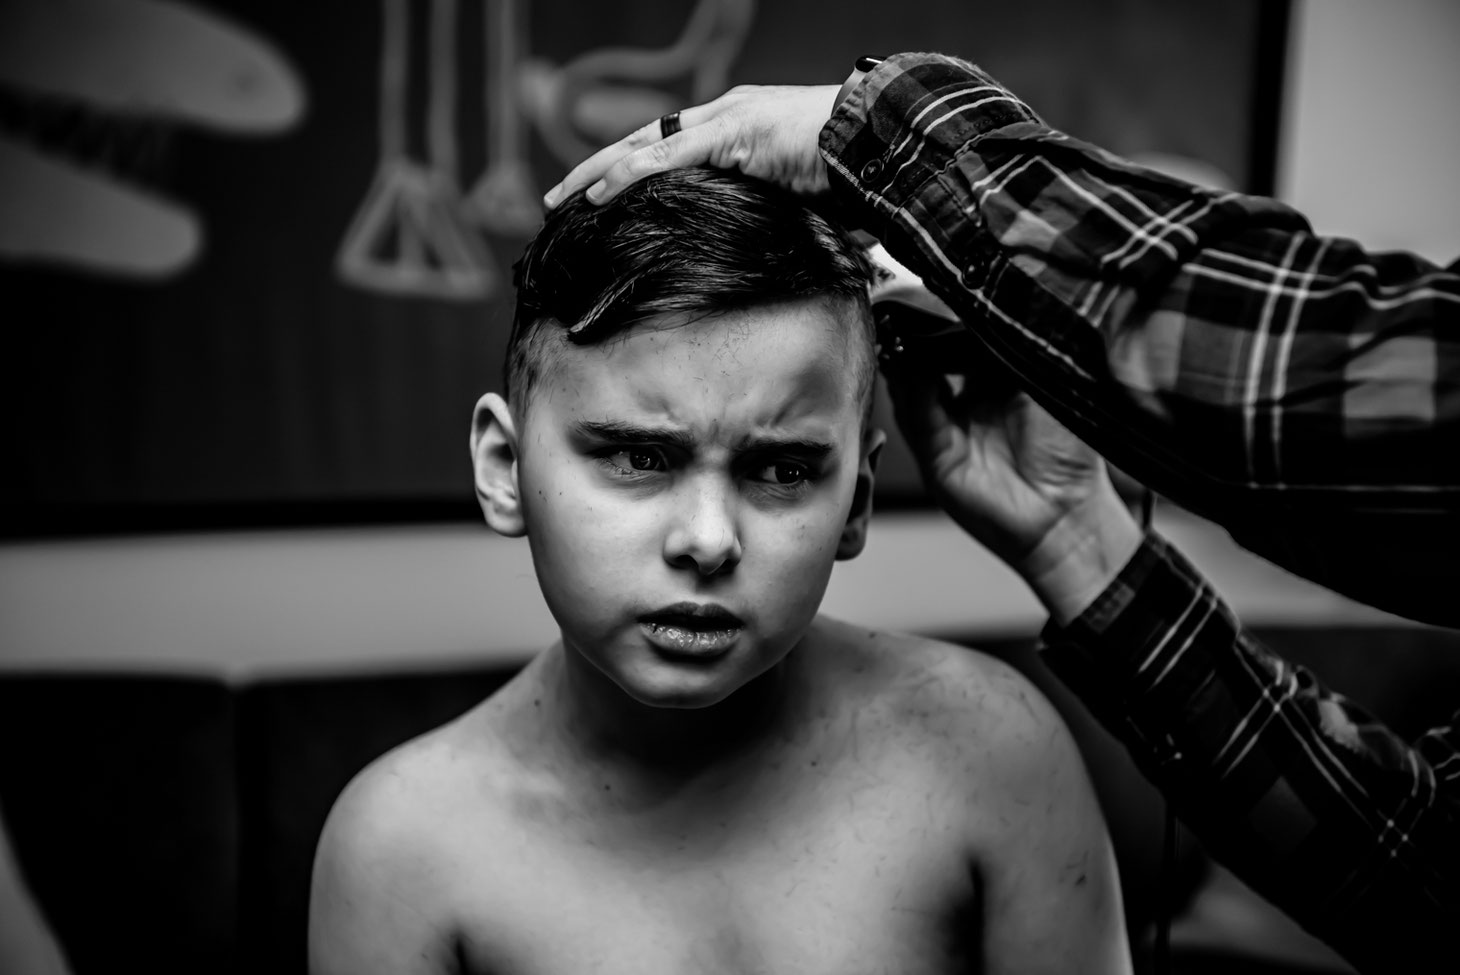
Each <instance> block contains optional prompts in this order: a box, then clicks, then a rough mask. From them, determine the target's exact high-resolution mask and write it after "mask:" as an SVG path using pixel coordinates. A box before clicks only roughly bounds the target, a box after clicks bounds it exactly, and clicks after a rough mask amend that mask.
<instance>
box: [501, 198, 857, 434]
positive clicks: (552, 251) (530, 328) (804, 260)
mask: <svg viewBox="0 0 1460 975" xmlns="http://www.w3.org/2000/svg"><path fill="white" fill-rule="evenodd" d="M513 271H514V279H513V283H514V284H515V285H516V288H517V308H516V311H515V313H514V315H513V318H512V334H511V336H510V338H509V339H508V341H507V357H506V362H505V364H504V376H503V381H504V385H505V389H506V392H507V397H508V400H509V402H510V403H511V406H512V412H513V413H514V414H516V415H517V416H518V417H519V419H520V418H521V417H523V416H524V415H525V412H524V411H525V410H526V408H527V405H528V399H529V397H530V395H531V393H532V391H533V388H534V387H535V386H536V385H537V383H538V382H540V381H541V380H542V378H543V376H544V375H545V374H546V373H547V371H548V369H549V368H550V367H551V363H552V359H553V357H554V356H555V354H556V352H557V350H558V349H560V348H561V347H562V346H561V345H560V343H562V342H563V341H565V340H566V342H568V343H571V344H574V345H596V344H598V343H600V342H604V341H607V340H608V339H610V338H612V337H613V336H615V335H618V334H620V333H622V332H623V331H624V330H625V329H627V328H629V327H630V326H632V325H635V324H637V323H639V322H642V321H645V320H647V319H650V318H654V317H656V316H659V315H664V314H682V315H684V316H686V319H687V322H688V321H693V320H695V319H698V318H703V317H706V316H710V315H715V314H718V313H721V312H727V311H732V310H737V309H743V308H750V307H755V306H758V305H769V304H775V303H777V302H783V301H795V300H800V299H804V298H811V297H817V296H825V297H826V298H828V299H829V300H832V301H836V302H841V303H844V304H845V314H844V315H842V316H839V317H842V318H843V319H844V320H845V321H846V322H847V325H848V328H847V334H846V336H845V337H846V340H847V341H848V342H850V343H853V345H852V346H851V347H850V348H852V349H853V350H854V352H855V358H856V363H857V364H856V366H855V367H854V368H855V374H854V376H853V377H852V378H853V381H855V382H856V384H857V392H858V395H859V396H860V397H861V398H862V402H863V407H864V410H863V413H864V418H863V432H864V434H865V433H866V432H867V430H868V428H869V427H870V426H871V422H870V412H871V402H872V395H871V394H872V384H873V379H874V377H875V375H876V356H875V349H874V337H873V335H874V333H873V326H872V312H871V307H870V305H869V303H868V288H869V285H870V283H871V281H872V267H871V264H870V263H869V261H868V259H867V257H866V256H865V254H864V253H863V250H862V248H861V247H860V246H859V245H858V244H857V242H856V241H855V240H854V239H853V238H852V236H851V235H850V234H849V233H848V232H847V231H846V230H845V229H844V228H842V227H840V226H838V225H836V224H835V223H833V222H832V221H829V220H827V219H826V218H825V217H824V216H822V215H821V214H819V213H817V212H816V211H815V210H813V209H811V208H810V207H808V206H807V205H806V204H805V203H804V202H802V201H801V200H800V199H798V198H797V197H795V196H794V195H792V194H791V193H789V192H786V191H784V190H781V189H780V188H778V187H776V186H774V185H772V184H770V183H766V182H764V181H762V180H758V179H754V178H751V177H748V176H744V175H742V174H740V173H737V172H733V171H725V170H714V169H679V170H670V171H668V172H663V173H658V174H655V175H653V176H650V177H647V178H646V179H643V180H640V181H639V182H637V183H634V184H632V185H631V186H629V187H628V188H627V189H625V190H623V192H621V193H620V194H619V195H618V196H616V197H614V199H613V200H611V201H609V202H608V203H606V204H604V205H602V206H595V205H594V204H592V203H589V202H588V201H587V200H586V199H585V198H584V197H583V194H582V193H581V192H579V193H576V194H574V195H573V196H571V197H569V198H568V199H567V200H565V201H563V203H562V204H560V205H559V206H558V207H557V208H556V209H554V210H552V211H551V212H550V213H549V214H548V216H547V220H546V222H544V224H543V226H542V228H541V229H540V230H539V231H538V232H537V234H536V236H534V237H533V239H532V240H531V241H529V242H528V244H527V248H526V250H525V251H524V252H523V255H522V258H521V260H519V261H518V262H517V263H516V264H515V265H514V266H513Z"/></svg>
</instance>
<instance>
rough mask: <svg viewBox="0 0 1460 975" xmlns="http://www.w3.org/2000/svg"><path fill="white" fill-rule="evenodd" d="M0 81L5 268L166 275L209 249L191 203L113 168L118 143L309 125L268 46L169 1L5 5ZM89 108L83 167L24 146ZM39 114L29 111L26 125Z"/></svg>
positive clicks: (289, 77) (38, 146) (293, 81)
mask: <svg viewBox="0 0 1460 975" xmlns="http://www.w3.org/2000/svg"><path fill="white" fill-rule="evenodd" d="M0 85H3V86H5V87H8V88H10V89H12V90H13V91H15V92H17V93H19V95H20V97H19V98H18V99H17V101H16V105H17V113H18V115H17V118H18V120H19V122H18V124H17V126H16V130H15V131H14V132H12V133H11V134H10V136H7V138H6V141H5V143H4V144H3V147H0V258H4V259H8V260H12V261H36V262H45V263H56V264H63V265H71V266H74V267H76V268H80V269H83V270H87V271H92V272H98V273H111V274H118V275H125V276H137V277H149V278H160V277H165V276H168V275H170V274H175V273H177V272H179V271H182V270H183V269H184V268H186V267H188V266H189V265H190V264H191V263H192V262H193V261H195V260H196V259H197V257H198V255H199V254H200V253H201V251H202V246H203V231H202V225H201V221H200V220H199V218H198V217H197V216H196V215H194V214H193V213H192V212H190V210H189V209H188V208H187V207H186V206H184V205H183V204H182V203H180V202H178V201H175V200H170V199H167V198H166V197H164V196H161V195H160V194H158V193H156V192H154V191H151V190H147V189H143V188H141V187H139V186H135V185H133V184H132V183H131V182H130V181H129V180H128V179H127V178H126V177H124V176H120V175H118V174H117V173H115V172H113V171H111V170H110V169H108V168H107V163H108V162H109V159H108V155H109V146H108V144H107V140H106V139H101V140H99V144H100V148H96V146H95V143H97V141H98V140H97V133H107V131H108V127H109V126H115V127H116V139H117V141H124V140H125V139H127V138H129V137H130V135H132V134H135V132H136V131H137V130H138V127H143V128H144V129H145V128H146V127H149V126H157V127H159V128H163V127H166V126H169V125H174V124H178V123H184V124H189V125H194V126H200V127H204V128H208V129H213V130H217V131H220V132H223V133H226V134H228V135H271V134H274V133H277V132H281V131H283V130H285V129H288V128H289V127H291V126H293V125H295V124H297V123H298V122H299V120H300V119H301V118H302V117H303V115H304V110H305V101H306V98H305V91H304V86H303V83H302V82H301V80H300V78H299V76H298V75H297V74H296V72H295V71H294V69H293V68H292V67H291V66H290V64H289V62H288V61H287V59H286V58H285V57H284V56H283V55H282V54H281V53H279V52H278V51H277V50H276V49H275V48H274V47H273V46H272V45H271V44H270V43H269V42H268V41H267V40H265V39H263V38H261V37H259V36H257V35H256V34H254V33H252V32H250V31H248V30H246V29H244V28H242V27H240V26H238V25H236V24H234V23H231V22H229V21H227V20H225V19H223V18H220V17H218V16H216V15H213V14H211V13H207V12H205V11H202V10H197V9H193V8H190V7H187V6H184V5H182V4H179V3H167V2H162V0H7V2H5V3H3V4H0ZM56 106H66V107H67V108H68V109H69V108H72V107H74V108H75V109H77V110H78V112H77V118H78V119H80V122H79V123H78V124H80V125H83V126H85V127H86V131H87V133H88V141H89V142H92V143H94V144H93V148H92V149H91V150H90V157H88V158H72V157H71V155H70V154H68V153H63V152H58V151H56V150H55V148H54V147H53V146H50V145H47V144H42V142H41V140H38V139H37V140H30V141H20V140H27V139H28V136H27V134H26V131H25V122H26V120H27V118H28V117H29V118H32V119H33V120H41V121H44V120H45V119H46V116H47V113H54V111H55V107H56ZM27 113H29V115H27Z"/></svg>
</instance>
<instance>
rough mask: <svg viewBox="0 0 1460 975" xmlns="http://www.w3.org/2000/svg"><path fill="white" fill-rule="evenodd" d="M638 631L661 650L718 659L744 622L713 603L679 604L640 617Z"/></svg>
mask: <svg viewBox="0 0 1460 975" xmlns="http://www.w3.org/2000/svg"><path fill="white" fill-rule="evenodd" d="M639 628H640V629H641V630H642V631H643V632H644V635H645V636H647V637H648V638H649V642H650V643H652V644H654V645H655V646H656V647H658V648H660V649H661V650H665V651H668V652H670V653H672V654H677V655H684V656H715V655H718V654H721V653H724V652H725V651H726V650H728V649H730V645H731V644H733V643H734V642H735V639H736V637H738V636H739V635H740V631H741V630H742V629H744V628H745V621H744V620H742V619H741V618H740V617H738V616H736V615H735V614H734V613H732V612H730V611H729V610H727V609H725V608H724V607H723V606H717V605H715V604H713V603H676V604H674V605H673V606H666V607H664V608H663V609H660V610H656V611H655V612H652V613H646V614H644V615H643V616H641V617H639Z"/></svg>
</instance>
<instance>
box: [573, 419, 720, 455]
mask: <svg viewBox="0 0 1460 975" xmlns="http://www.w3.org/2000/svg"><path fill="white" fill-rule="evenodd" d="M573 430H574V432H575V433H576V434H577V435H578V436H579V437H581V438H585V439H593V440H602V441H606V442H609V443H653V444H663V445H665V446H667V447H677V448H679V449H680V450H685V451H688V450H691V449H693V448H694V438H693V437H691V436H690V435H689V434H688V433H686V432H684V431H683V430H673V429H670V428H668V427H645V426H639V425H638V424H636V423H623V422H621V421H618V420H579V421H578V422H577V423H575V424H574V425H573Z"/></svg>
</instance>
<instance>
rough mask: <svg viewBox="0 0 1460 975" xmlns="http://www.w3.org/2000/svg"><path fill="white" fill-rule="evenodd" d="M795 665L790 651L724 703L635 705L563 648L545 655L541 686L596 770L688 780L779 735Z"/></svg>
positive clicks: (570, 739) (560, 723) (569, 737)
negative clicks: (684, 705) (678, 706)
mask: <svg viewBox="0 0 1460 975" xmlns="http://www.w3.org/2000/svg"><path fill="white" fill-rule="evenodd" d="M797 658H798V654H797V652H796V651H793V652H791V653H789V654H787V655H786V657H784V658H783V659H782V660H781V661H780V662H779V663H777V664H776V665H775V666H774V667H772V668H771V669H770V670H768V671H766V672H765V673H764V674H761V675H760V676H759V677H757V678H755V679H754V680H752V681H750V682H749V683H748V684H745V685H744V686H742V687H741V688H739V689H738V690H736V691H735V692H734V693H733V694H731V695H730V696H729V697H727V698H725V699H724V700H723V701H720V702H719V703H718V704H713V705H710V706H708V707H702V708H663V707H652V706H650V705H646V704H643V703H642V702H640V701H636V700H634V699H633V698H632V697H630V696H629V695H628V694H626V693H625V692H624V690H623V689H622V688H620V687H619V686H618V685H617V684H615V683H614V682H613V681H612V680H610V679H609V678H608V677H607V676H606V675H604V674H603V672H602V671H600V670H599V669H598V668H597V667H595V666H594V665H593V664H592V663H590V662H589V661H587V660H585V659H584V658H583V657H582V656H580V655H578V654H577V653H576V652H575V651H573V650H571V649H569V648H566V647H564V646H563V644H561V643H559V644H556V645H555V646H554V647H553V648H552V649H551V650H549V651H548V653H547V654H546V655H545V659H544V660H543V661H542V663H543V664H544V667H543V670H542V679H543V682H544V685H545V690H546V691H547V693H548V695H549V700H550V701H551V702H552V704H553V705H554V707H555V710H557V715H556V717H557V718H558V719H559V720H557V721H556V722H555V724H556V725H557V727H558V729H559V730H560V733H561V734H562V736H563V739H564V742H565V744H567V745H568V746H569V747H570V748H572V749H573V750H574V751H575V752H577V753H579V754H581V755H583V756H584V757H585V758H588V759H590V760H591V761H593V762H594V763H596V764H597V765H598V766H599V767H604V766H610V767H613V766H617V767H620V768H623V769H624V770H626V771H639V772H647V773H654V772H665V773H669V774H673V775H687V774H692V773H694V772H696V771H699V770H704V769H708V768H711V767H713V766H715V765H716V764H718V763H720V762H722V761H725V760H728V759H732V758H734V757H735V756H737V755H739V754H741V753H743V752H744V751H745V750H746V749H747V748H749V747H751V746H753V745H754V744H756V743H758V742H762V741H765V740H766V739H767V738H768V737H770V736H775V735H778V734H782V733H783V729H785V728H787V727H788V723H787V722H786V721H785V718H786V712H787V710H788V704H789V699H790V697H791V695H789V694H788V693H787V692H788V690H789V687H790V685H791V684H792V683H793V681H794V680H795V671H796V670H797V666H796V664H797ZM544 703H547V702H546V701H545V702H544Z"/></svg>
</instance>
